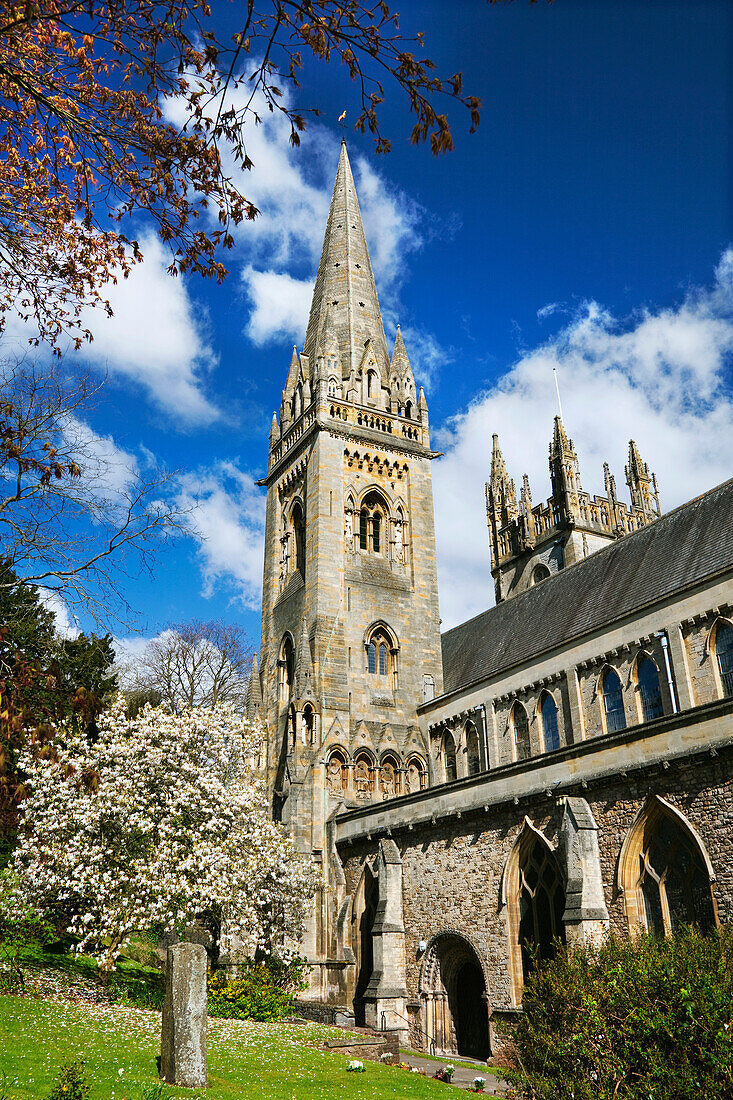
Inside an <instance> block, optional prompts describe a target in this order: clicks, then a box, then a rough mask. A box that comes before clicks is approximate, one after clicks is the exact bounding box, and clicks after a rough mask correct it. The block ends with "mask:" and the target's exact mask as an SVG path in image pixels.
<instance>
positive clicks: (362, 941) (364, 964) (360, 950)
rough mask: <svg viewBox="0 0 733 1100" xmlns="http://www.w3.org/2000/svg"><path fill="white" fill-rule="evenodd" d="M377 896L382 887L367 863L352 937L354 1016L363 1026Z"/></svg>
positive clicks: (358, 892) (355, 907) (371, 964)
mask: <svg viewBox="0 0 733 1100" xmlns="http://www.w3.org/2000/svg"><path fill="white" fill-rule="evenodd" d="M378 900H379V888H378V885H377V881H376V879H375V878H374V875H373V874H372V872H371V870H370V868H369V867H365V868H364V875H363V877H362V880H361V883H360V884H359V889H358V891H357V895H356V900H355V904H354V916H353V920H352V937H351V942H352V944H353V945H354V953H355V955H356V987H355V989H354V1017H355V1020H356V1024H357V1027H364V1026H365V1024H366V1016H365V1002H364V994H365V993H366V990H367V986H368V985H369V982H370V981H371V979H372V972H373V970H374V944H373V940H372V935H373V931H374V917H375V915H376V912H377V901H378Z"/></svg>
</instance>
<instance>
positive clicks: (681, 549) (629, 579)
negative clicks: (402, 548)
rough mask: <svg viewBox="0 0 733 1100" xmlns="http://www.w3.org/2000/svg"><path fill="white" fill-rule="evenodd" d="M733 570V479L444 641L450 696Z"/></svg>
mask: <svg viewBox="0 0 733 1100" xmlns="http://www.w3.org/2000/svg"><path fill="white" fill-rule="evenodd" d="M726 569H729V570H730V569H733V479H731V480H730V481H726V482H724V484H722V485H719V486H718V487H717V488H715V489H711V490H710V491H709V492H707V493H703V495H702V496H699V497H696V498H695V499H694V500H691V501H689V503H687V504H683V505H681V506H680V507H679V508H676V509H675V510H674V511H673V512H669V513H667V515H665V516H662V518H661V519H658V520H656V521H655V522H654V523H652V524H650V525H649V526H648V527H643V528H641V530H639V531H635V532H634V533H633V534H631V535H626V536H625V537H624V538H622V539H619V540H618V541H617V542H613V543H611V544H610V545H609V546H605V547H604V548H603V549H602V550H598V551H596V553H594V554H591V555H590V557H588V558H585V560H584V561H582V562H578V563H577V564H576V565H572V566H570V567H569V568H567V569H563V570H562V571H561V572H559V573H556V574H555V575H554V576H553V577H550V578H548V579H547V580H546V581H543V582H542V583H541V584H538V585H535V587H534V588H530V589H529V590H528V591H526V592H522V593H521V594H520V595H518V596H512V597H510V598H509V599H508V600H504V601H503V602H502V603H500V604H498V605H497V606H496V607H490V608H489V609H488V610H487V611H483V612H482V613H481V614H480V615H477V616H476V617H475V618H474V619H470V620H469V621H468V622H466V623H462V624H461V625H460V626H456V627H454V628H453V629H452V630H447V631H446V632H445V634H443V636H442V639H441V641H442V646H443V691H444V694H449V693H450V692H452V691H457V690H458V689H460V688H464V687H467V686H468V685H469V684H472V683H475V682H476V681H478V680H483V679H487V678H489V677H491V676H495V675H496V674H497V673H499V672H501V671H503V670H504V669H508V668H511V667H513V666H514V665H517V664H520V663H522V662H524V661H527V660H530V659H531V658H533V657H536V656H539V654H541V653H544V652H545V651H547V650H551V649H555V648H556V647H557V646H560V645H563V644H565V643H567V642H569V641H571V640H572V639H574V638H579V637H580V636H581V635H583V634H586V633H587V632H588V631H591V630H595V629H597V628H599V627H603V626H606V625H607V624H610V623H613V622H615V621H617V620H619V619H622V618H623V617H624V616H626V615H629V614H632V613H633V612H635V611H639V610H641V609H642V608H643V607H647V606H649V605H651V604H655V603H657V602H658V601H659V600H662V599H664V598H665V597H666V596H671V595H673V594H674V593H675V592H679V591H682V590H683V589H686V588H689V587H691V586H693V585H696V584H698V583H700V582H702V581H705V580H707V579H709V578H712V577H714V576H715V575H716V574H719V573H721V572H724V571H725V570H726Z"/></svg>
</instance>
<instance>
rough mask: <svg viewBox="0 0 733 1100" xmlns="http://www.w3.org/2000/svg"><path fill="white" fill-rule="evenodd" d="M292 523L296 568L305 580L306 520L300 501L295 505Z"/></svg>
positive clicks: (291, 516) (291, 515)
mask: <svg viewBox="0 0 733 1100" xmlns="http://www.w3.org/2000/svg"><path fill="white" fill-rule="evenodd" d="M290 522H291V525H292V529H293V540H294V542H295V568H296V569H297V570H298V572H299V573H300V575H301V577H302V578H303V580H305V518H304V516H303V506H302V504H301V503H300V501H299V500H296V502H295V504H294V505H293V510H292V512H291V514H290Z"/></svg>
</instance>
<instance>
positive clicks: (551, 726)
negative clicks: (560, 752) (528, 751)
mask: <svg viewBox="0 0 733 1100" xmlns="http://www.w3.org/2000/svg"><path fill="white" fill-rule="evenodd" d="M540 716H541V718H542V736H543V737H544V739H545V752H552V751H553V749H559V748H560V730H559V728H558V723H557V706H556V704H555V700H554V699H553V698H552V696H551V695H550V693H549V691H546V692H545V693H544V695H543V696H542V699H541V702H540Z"/></svg>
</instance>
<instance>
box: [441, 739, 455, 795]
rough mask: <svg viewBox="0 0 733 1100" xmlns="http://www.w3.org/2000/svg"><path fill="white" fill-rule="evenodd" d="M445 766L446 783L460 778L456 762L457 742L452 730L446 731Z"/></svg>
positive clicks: (444, 746) (444, 742)
mask: <svg viewBox="0 0 733 1100" xmlns="http://www.w3.org/2000/svg"><path fill="white" fill-rule="evenodd" d="M443 766H444V768H445V781H446V783H450V782H452V780H454V779H457V778H458V763H457V761H456V742H455V740H454V737H453V734H452V733H451V732H450V730H446V733H445V737H444V739H443Z"/></svg>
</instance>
